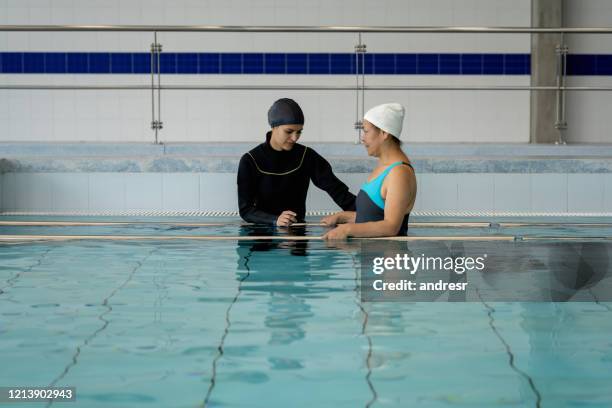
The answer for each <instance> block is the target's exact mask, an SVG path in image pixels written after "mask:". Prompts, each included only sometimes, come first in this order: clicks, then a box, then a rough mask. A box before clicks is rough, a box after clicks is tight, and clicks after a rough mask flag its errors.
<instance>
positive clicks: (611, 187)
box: [602, 174, 612, 211]
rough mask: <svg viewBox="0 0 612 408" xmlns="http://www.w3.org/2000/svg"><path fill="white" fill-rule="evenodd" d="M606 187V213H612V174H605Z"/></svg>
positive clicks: (604, 204)
mask: <svg viewBox="0 0 612 408" xmlns="http://www.w3.org/2000/svg"><path fill="white" fill-rule="evenodd" d="M602 176H603V185H604V199H603V207H604V211H612V174H603V175H602Z"/></svg>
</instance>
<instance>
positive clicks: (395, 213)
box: [321, 103, 417, 240]
mask: <svg viewBox="0 0 612 408" xmlns="http://www.w3.org/2000/svg"><path fill="white" fill-rule="evenodd" d="M403 121H404V107H403V106H402V105H400V104H398V103H386V104H383V105H378V106H375V107H374V108H372V109H370V110H369V111H368V112H367V113H366V114H365V116H364V120H363V140H362V143H363V144H364V145H365V147H366V150H367V151H368V155H369V156H374V157H376V158H377V159H378V164H377V166H376V168H375V169H374V171H372V173H371V174H370V177H369V179H368V181H367V182H366V183H365V184H363V186H362V187H361V190H359V194H358V195H357V200H356V202H355V207H356V211H342V212H338V213H336V214H333V215H330V216H328V217H325V218H323V219H322V220H321V222H322V223H323V224H325V225H329V226H336V228H334V229H332V230H330V231H328V232H327V233H326V234H325V235H324V236H323V238H324V239H330V240H331V239H346V238H347V237H387V236H397V235H406V234H407V232H408V217H409V215H410V211H411V210H412V207H413V206H414V201H415V199H416V190H417V184H416V178H415V175H414V169H413V168H412V165H411V164H410V160H409V159H408V156H406V154H405V153H404V152H403V151H402V149H401V147H400V145H401V142H400V140H399V137H400V134H401V132H402V124H403Z"/></svg>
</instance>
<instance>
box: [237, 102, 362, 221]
mask: <svg viewBox="0 0 612 408" xmlns="http://www.w3.org/2000/svg"><path fill="white" fill-rule="evenodd" d="M268 122H269V123H270V126H271V127H272V130H271V131H269V132H268V133H267V134H266V142H265V143H262V144H260V145H259V146H257V147H255V148H254V149H252V150H251V151H249V152H248V153H246V154H244V155H243V156H242V158H241V159H240V164H239V166H238V208H239V210H240V216H241V217H242V219H244V220H245V221H247V222H252V223H256V224H268V225H277V226H289V225H291V224H292V223H294V222H302V221H303V220H304V216H305V214H306V194H307V193H308V186H309V184H310V181H311V180H312V182H313V183H314V185H315V186H317V187H319V188H320V189H322V190H325V191H326V192H327V194H329V195H330V197H331V198H332V199H333V200H334V201H335V202H336V204H338V206H340V207H341V208H342V209H343V210H348V211H351V210H354V209H355V196H354V195H353V194H351V193H350V192H349V189H348V187H347V186H346V185H345V184H344V183H343V182H342V181H340V180H339V179H338V178H337V177H336V176H335V175H334V173H333V172H332V169H331V166H330V164H329V163H328V162H327V160H325V159H324V158H323V157H321V156H320V155H319V154H318V153H317V152H315V151H314V150H312V149H311V148H309V147H306V146H304V145H301V144H298V143H297V141H298V139H299V138H300V135H301V133H302V129H303V127H304V114H303V113H302V109H301V108H300V106H299V105H298V104H297V103H296V102H295V101H294V100H292V99H287V98H283V99H279V100H277V101H276V102H274V104H273V105H272V107H271V108H270V110H269V111H268Z"/></svg>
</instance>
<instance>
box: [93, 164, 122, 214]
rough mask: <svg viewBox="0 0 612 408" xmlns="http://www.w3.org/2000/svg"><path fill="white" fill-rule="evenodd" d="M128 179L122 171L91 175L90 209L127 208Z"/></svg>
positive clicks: (116, 209)
mask: <svg viewBox="0 0 612 408" xmlns="http://www.w3.org/2000/svg"><path fill="white" fill-rule="evenodd" d="M126 184H127V183H126V180H125V175H124V174H121V173H91V174H90V175H89V209H90V210H91V211H105V210H106V211H121V210H125V209H126Z"/></svg>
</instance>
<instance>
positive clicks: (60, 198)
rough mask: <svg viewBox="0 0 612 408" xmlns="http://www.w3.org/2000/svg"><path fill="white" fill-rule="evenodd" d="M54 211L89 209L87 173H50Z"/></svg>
mask: <svg viewBox="0 0 612 408" xmlns="http://www.w3.org/2000/svg"><path fill="white" fill-rule="evenodd" d="M47 177H48V178H49V182H50V183H51V187H52V192H53V194H52V196H53V202H52V209H53V211H87V210H88V209H89V175H88V174H86V173H80V174H79V173H49V174H48V175H47Z"/></svg>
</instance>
